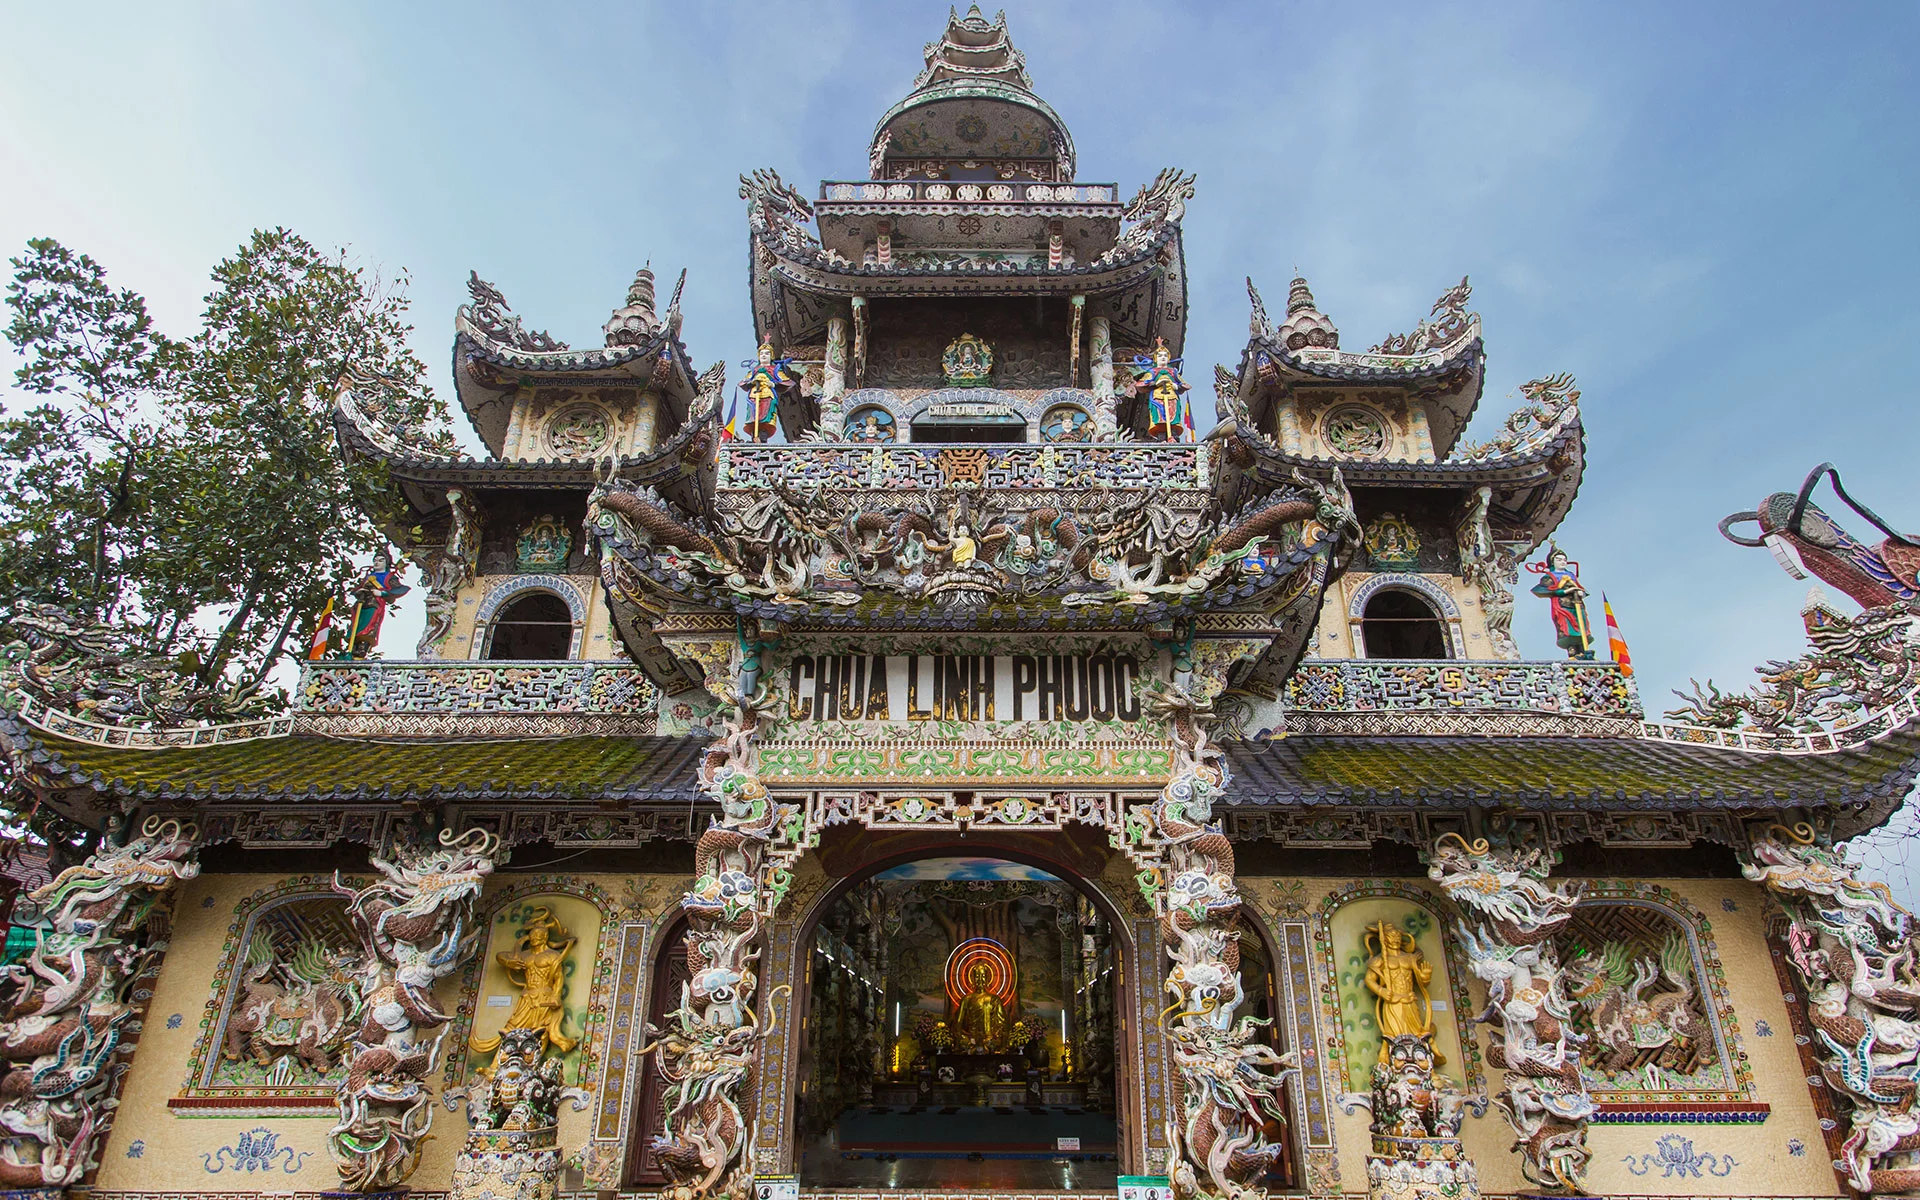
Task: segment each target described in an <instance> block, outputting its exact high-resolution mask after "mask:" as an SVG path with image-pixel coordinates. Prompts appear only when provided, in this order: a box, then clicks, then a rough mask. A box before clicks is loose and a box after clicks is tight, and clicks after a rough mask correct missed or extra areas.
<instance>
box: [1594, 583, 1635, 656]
mask: <svg viewBox="0 0 1920 1200" xmlns="http://www.w3.org/2000/svg"><path fill="white" fill-rule="evenodd" d="M1600 608H1601V610H1602V611H1603V612H1605V613H1606V614H1607V650H1608V652H1610V653H1611V654H1612V655H1613V661H1614V662H1616V663H1619V664H1620V673H1621V674H1622V675H1626V676H1632V674H1633V655H1631V654H1628V653H1627V639H1626V638H1625V637H1624V636H1622V634H1621V633H1620V622H1618V621H1616V620H1614V619H1613V605H1612V604H1610V603H1608V601H1607V594H1606V593H1605V592H1601V593H1600Z"/></svg>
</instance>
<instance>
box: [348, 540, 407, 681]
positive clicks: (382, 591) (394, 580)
mask: <svg viewBox="0 0 1920 1200" xmlns="http://www.w3.org/2000/svg"><path fill="white" fill-rule="evenodd" d="M412 590H413V589H412V588H410V587H408V586H407V585H406V584H404V583H401V582H400V572H399V571H398V570H396V569H395V568H394V565H393V555H392V554H391V553H389V552H388V551H387V549H386V548H385V547H381V549H380V550H379V552H378V553H376V554H375V555H374V556H373V566H372V567H370V568H369V569H368V570H367V574H366V576H365V578H363V579H361V580H360V582H359V583H356V584H354V585H353V625H352V629H351V633H350V634H349V636H348V640H347V657H348V658H366V657H367V656H368V655H370V654H372V653H373V649H374V647H375V646H376V645H377V644H378V643H379V641H380V626H381V624H382V623H383V622H385V621H386V619H387V609H388V608H389V607H391V606H392V605H393V602H394V601H396V600H398V599H399V598H400V597H402V596H404V595H406V594H407V593H408V592H410V591H412Z"/></svg>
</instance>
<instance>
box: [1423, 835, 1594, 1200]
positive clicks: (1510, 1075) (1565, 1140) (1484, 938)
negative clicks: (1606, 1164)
mask: <svg viewBox="0 0 1920 1200" xmlns="http://www.w3.org/2000/svg"><path fill="white" fill-rule="evenodd" d="M1549 854H1550V852H1549V851H1547V850H1544V849H1541V848H1538V847H1525V848H1522V847H1517V846H1512V845H1508V844H1502V845H1499V846H1494V845H1491V844H1490V843H1489V842H1488V841H1487V839H1485V838H1480V839H1477V840H1475V841H1472V842H1469V841H1467V840H1466V839H1465V838H1463V837H1461V836H1460V835H1459V834H1457V833H1448V834H1445V835H1443V836H1442V837H1441V838H1440V839H1439V840H1438V841H1437V842H1435V843H1434V845H1433V848H1432V850H1431V851H1429V853H1428V857H1427V864H1428V866H1427V874H1428V875H1429V876H1431V877H1432V879H1433V880H1434V882H1436V883H1438V884H1439V885H1440V887H1441V888H1442V890H1444V891H1445V892H1446V893H1447V895H1448V897H1449V898H1451V899H1452V900H1453V902H1454V904H1455V906H1456V907H1457V908H1458V910H1459V912H1460V917H1459V920H1458V921H1457V922H1456V923H1455V926H1454V929H1455V933H1456V936H1458V937H1459V939H1460V941H1461V944H1462V945H1463V946H1464V947H1465V949H1466V953H1467V963H1468V966H1469V967H1471V968H1472V970H1473V973H1474V974H1475V975H1477V976H1479V977H1480V979H1481V980H1482V981H1484V982H1485V983H1486V985H1487V1010H1486V1012H1484V1013H1482V1014H1481V1016H1480V1018H1479V1019H1480V1020H1482V1021H1485V1022H1487V1023H1488V1034H1489V1044H1488V1046H1487V1061H1488V1062H1490V1063H1492V1064H1493V1065H1494V1066H1495V1067H1498V1068H1500V1069H1501V1070H1503V1071H1505V1072H1506V1073H1507V1074H1506V1085H1505V1089H1504V1090H1503V1091H1502V1092H1501V1094H1500V1095H1498V1096H1495V1097H1494V1098H1493V1103H1494V1104H1495V1105H1496V1106H1497V1107H1498V1108H1499V1109H1500V1111H1501V1113H1502V1115H1504V1116H1505V1117H1506V1118H1507V1121H1508V1123H1509V1124H1511V1125H1512V1126H1513V1131H1514V1135H1515V1138H1516V1141H1515V1143H1514V1148H1515V1149H1516V1150H1518V1151H1519V1153H1520V1171H1521V1174H1523V1175H1525V1176H1526V1177H1527V1179H1528V1181H1530V1182H1531V1183H1533V1184H1535V1185H1536V1186H1538V1187H1543V1188H1551V1189H1556V1190H1565V1191H1568V1192H1576V1191H1578V1190H1579V1187H1580V1176H1581V1175H1582V1174H1583V1173H1584V1172H1585V1171H1586V1169H1587V1160H1588V1159H1589V1158H1590V1157H1591V1152H1590V1151H1589V1150H1588V1149H1587V1121H1588V1119H1589V1118H1590V1117H1592V1116H1593V1113H1594V1109H1595V1106H1594V1103H1593V1098H1592V1097H1591V1096H1589V1095H1588V1094H1587V1085H1586V1082H1585V1081H1584V1080H1582V1079H1581V1077H1580V1050H1579V1047H1578V1046H1577V1045H1576V1044H1575V1043H1574V1041H1573V1037H1572V1035H1573V1011H1572V1008H1571V1006H1570V1005H1569V1004H1568V1001H1567V997H1566V992H1565V990H1564V984H1563V981H1562V978H1561V968H1560V956H1559V951H1558V950H1556V949H1555V948H1554V945H1553V935H1554V934H1555V933H1557V932H1559V930H1560V927H1561V926H1563V925H1565V924H1566V923H1567V922H1568V921H1569V920H1570V919H1572V917H1573V906H1574V905H1575V904H1576V903H1578V901H1579V889H1578V888H1577V887H1575V886H1573V885H1570V884H1565V883H1562V884H1558V885H1553V884H1548V883H1547V882H1546V879H1547V869H1548V866H1549V864H1550V862H1551V861H1552V860H1551V858H1550V857H1549Z"/></svg>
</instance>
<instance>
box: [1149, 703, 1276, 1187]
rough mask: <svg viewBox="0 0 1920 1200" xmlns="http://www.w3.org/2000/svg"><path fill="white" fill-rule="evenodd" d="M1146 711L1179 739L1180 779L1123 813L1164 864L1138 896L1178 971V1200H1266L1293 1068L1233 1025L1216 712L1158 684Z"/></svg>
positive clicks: (1236, 1003)
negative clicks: (1217, 805) (1273, 1128)
mask: <svg viewBox="0 0 1920 1200" xmlns="http://www.w3.org/2000/svg"><path fill="white" fill-rule="evenodd" d="M1150 703H1151V706H1152V709H1153V711H1154V715H1155V716H1157V717H1159V718H1161V719H1163V720H1165V721H1166V722H1167V723H1168V728H1169V729H1170V730H1171V731H1172V739H1173V745H1174V766H1173V774H1172V778H1171V779H1170V780H1169V781H1168V783H1167V786H1166V787H1165V788H1163V789H1162V790H1161V793H1160V797H1159V799H1157V800H1156V801H1154V802H1153V804H1152V805H1150V806H1145V807H1144V811H1142V809H1135V810H1133V811H1132V812H1130V813H1129V814H1128V829H1127V831H1126V834H1125V837H1126V840H1127V841H1128V843H1129V844H1131V845H1133V846H1136V847H1138V848H1140V849H1142V850H1145V851H1147V852H1148V853H1149V854H1157V855H1158V856H1160V857H1161V858H1162V860H1163V865H1162V866H1161V867H1160V868H1159V869H1154V868H1153V867H1146V868H1143V869H1142V871H1141V872H1140V887H1141V891H1142V892H1143V894H1145V896H1146V897H1147V900H1148V902H1149V903H1150V904H1152V905H1153V906H1154V909H1155V911H1156V912H1157V913H1158V914H1159V916H1160V923H1161V929H1162V932H1163V934H1164V936H1165V937H1166V941H1167V953H1168V957H1169V958H1171V959H1172V962H1173V968H1172V970H1171V971H1170V972H1169V973H1168V975H1167V980H1166V990H1167V994H1168V996H1169V997H1170V998H1171V999H1172V1003H1171V1004H1170V1005H1168V1007H1167V1009H1166V1011H1165V1012H1163V1013H1162V1014H1161V1024H1162V1025H1163V1026H1165V1028H1166V1031H1167V1039H1168V1042H1169V1043H1170V1045H1171V1047H1172V1050H1173V1063H1174V1070H1175V1072H1176V1074H1177V1076H1178V1078H1179V1080H1180V1106H1179V1112H1178V1114H1177V1115H1175V1116H1173V1117H1170V1118H1169V1119H1168V1122H1167V1139H1168V1141H1169V1142H1170V1143H1171V1145H1172V1147H1173V1154H1174V1161H1173V1165H1172V1168H1171V1180H1172V1183H1173V1194H1174V1196H1175V1197H1176V1200H1188V1198H1189V1197H1196V1196H1210V1197H1225V1198H1228V1200H1250V1198H1253V1197H1260V1196H1264V1194H1265V1193H1264V1191H1262V1190H1261V1189H1260V1188H1259V1187H1258V1186H1257V1181H1258V1180H1259V1179H1260V1177H1261V1176H1263V1175H1265V1174H1266V1173H1267V1171H1268V1169H1269V1168H1270V1167H1271V1166H1272V1165H1273V1163H1274V1162H1275V1161H1276V1160H1277V1159H1278V1158H1279V1156H1280V1155H1281V1154H1282V1153H1284V1150H1283V1148H1282V1147H1281V1146H1279V1145H1277V1144H1273V1143H1269V1142H1268V1141H1267V1140H1266V1135H1265V1133H1264V1130H1265V1127H1266V1126H1267V1125H1268V1124H1269V1123H1270V1122H1274V1121H1284V1120H1285V1119H1286V1117H1285V1115H1284V1112H1283V1110H1282V1108H1281V1101H1280V1093H1281V1089H1283V1088H1284V1087H1285V1086H1286V1083H1287V1079H1288V1078H1289V1077H1290V1076H1292V1075H1293V1074H1295V1073H1296V1071H1297V1070H1298V1067H1297V1066H1296V1063H1295V1058H1294V1056H1293V1055H1292V1054H1284V1055H1283V1054H1280V1053H1278V1052H1276V1051H1274V1050H1273V1049H1272V1048H1271V1047H1269V1046H1267V1045H1265V1044H1263V1043H1262V1042H1261V1041H1260V1040H1259V1031H1260V1028H1261V1027H1262V1026H1264V1025H1266V1024H1267V1022H1266V1021H1265V1020H1263V1019H1261V1018H1257V1017H1240V1018H1239V1019H1238V1020H1237V1021H1236V1020H1235V1014H1236V1012H1237V1011H1238V1009H1239V1007H1240V1005H1241V1003H1242V1002H1243V1001H1244V999H1245V994H1244V991H1243V990H1242V988H1241V984H1240V930H1239V929H1238V928H1237V925H1238V922H1239V920H1240V907H1241V899H1240V892H1239V888H1238V886H1237V885H1236V884H1235V882H1234V855H1233V843H1232V842H1230V841H1229V840H1228V839H1227V836H1226V834H1225V833H1224V832H1222V831H1221V828H1220V826H1219V824H1218V823H1217V822H1215V821H1214V819H1213V804H1214V801H1215V800H1216V799H1217V798H1218V797H1219V795H1220V793H1221V792H1222V790H1223V789H1224V788H1225V787H1226V782H1227V769H1226V762H1225V758H1224V756H1223V755H1222V753H1221V751H1220V750H1219V748H1218V747H1217V746H1214V745H1213V744H1212V743H1211V742H1210V740H1209V738H1208V735H1207V730H1206V724H1205V722H1206V719H1207V718H1208V716H1209V715H1210V713H1209V711H1208V710H1207V708H1206V706H1205V705H1203V704H1201V703H1199V702H1198V701H1197V700H1196V699H1195V698H1194V696H1193V695H1192V693H1191V692H1189V691H1187V690H1185V689H1184V688H1181V687H1180V686H1178V685H1166V684H1162V685H1159V686H1158V687H1156V688H1155V689H1154V691H1153V693H1152V696H1151V700H1150ZM1136 861H1138V860H1136ZM1163 881H1164V882H1163Z"/></svg>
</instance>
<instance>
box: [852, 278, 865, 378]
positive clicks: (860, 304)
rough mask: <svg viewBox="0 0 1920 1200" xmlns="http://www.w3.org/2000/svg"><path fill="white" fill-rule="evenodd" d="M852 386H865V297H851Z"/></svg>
mask: <svg viewBox="0 0 1920 1200" xmlns="http://www.w3.org/2000/svg"><path fill="white" fill-rule="evenodd" d="M853 386H854V387H856V388H863V387H865V386H867V298H866V297H865V296H855V297H854V298H853Z"/></svg>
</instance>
